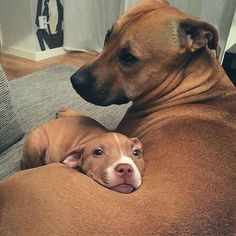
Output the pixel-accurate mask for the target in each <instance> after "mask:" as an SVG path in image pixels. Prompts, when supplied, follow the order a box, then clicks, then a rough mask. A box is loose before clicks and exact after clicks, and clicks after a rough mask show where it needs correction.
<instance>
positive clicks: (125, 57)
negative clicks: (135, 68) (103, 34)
mask: <svg viewBox="0 0 236 236" xmlns="http://www.w3.org/2000/svg"><path fill="white" fill-rule="evenodd" d="M137 60H138V59H137V58H136V57H135V56H134V55H132V54H131V53H129V52H127V51H126V50H123V51H121V53H120V54H119V62H120V63H121V64H122V65H124V66H129V65H133V64H134V63H135V62H137Z"/></svg>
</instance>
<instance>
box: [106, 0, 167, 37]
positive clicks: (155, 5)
mask: <svg viewBox="0 0 236 236" xmlns="http://www.w3.org/2000/svg"><path fill="white" fill-rule="evenodd" d="M166 7H170V6H169V5H168V3H167V2H166V1H154V0H153V1H152V0H150V1H144V2H142V3H140V4H138V5H136V6H134V7H132V8H130V9H129V10H128V11H127V12H126V13H125V14H124V15H123V16H122V17H120V18H119V20H118V21H117V22H116V23H115V24H114V25H113V26H112V28H111V30H110V31H109V32H108V34H110V35H109V37H112V38H113V37H115V36H116V37H118V35H121V34H122V33H123V32H125V31H126V30H127V29H129V28H130V27H131V26H133V25H135V24H136V23H137V22H139V21H140V20H142V19H143V17H148V15H150V14H152V13H155V12H156V11H158V10H160V9H162V8H166Z"/></svg>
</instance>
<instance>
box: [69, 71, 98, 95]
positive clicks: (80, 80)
mask: <svg viewBox="0 0 236 236" xmlns="http://www.w3.org/2000/svg"><path fill="white" fill-rule="evenodd" d="M70 81H71V84H72V86H73V88H74V89H75V90H76V92H77V93H80V92H81V90H83V91H84V90H87V89H89V88H90V89H91V88H92V87H93V85H94V83H95V78H94V77H93V75H92V73H91V70H90V69H89V68H88V67H86V66H83V67H81V68H80V69H79V70H77V71H76V72H75V73H74V74H73V75H72V76H71V77H70Z"/></svg>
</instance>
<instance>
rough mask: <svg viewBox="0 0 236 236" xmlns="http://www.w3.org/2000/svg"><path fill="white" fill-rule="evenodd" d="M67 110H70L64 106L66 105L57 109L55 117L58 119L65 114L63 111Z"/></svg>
mask: <svg viewBox="0 0 236 236" xmlns="http://www.w3.org/2000/svg"><path fill="white" fill-rule="evenodd" d="M68 111H70V109H69V108H66V107H65V108H60V110H59V111H57V113H56V119H58V118H60V117H63V116H66V115H65V113H66V112H68Z"/></svg>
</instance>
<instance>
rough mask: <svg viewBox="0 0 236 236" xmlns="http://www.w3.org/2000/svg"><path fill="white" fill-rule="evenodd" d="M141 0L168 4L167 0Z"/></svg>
mask: <svg viewBox="0 0 236 236" xmlns="http://www.w3.org/2000/svg"><path fill="white" fill-rule="evenodd" d="M143 2H154V3H162V4H166V5H169V2H168V1H167V0H143Z"/></svg>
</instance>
